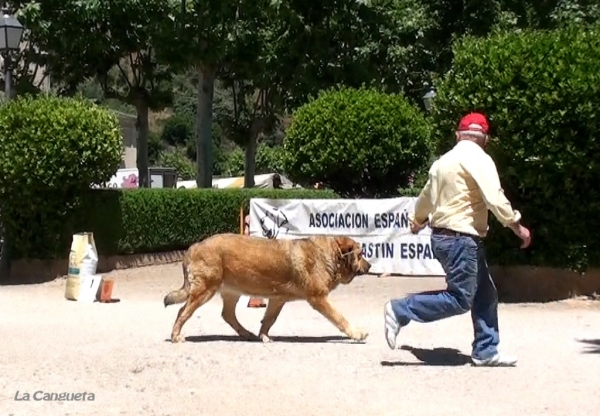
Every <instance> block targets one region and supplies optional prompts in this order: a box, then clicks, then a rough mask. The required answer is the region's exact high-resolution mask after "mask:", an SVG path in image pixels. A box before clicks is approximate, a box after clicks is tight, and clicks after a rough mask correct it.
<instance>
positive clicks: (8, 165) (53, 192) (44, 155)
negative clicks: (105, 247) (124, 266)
mask: <svg viewBox="0 0 600 416" xmlns="http://www.w3.org/2000/svg"><path fill="white" fill-rule="evenodd" d="M122 146H123V145H122V138H121V129H120V125H119V120H118V118H117V116H116V115H115V114H114V113H113V112H112V111H110V110H108V109H104V108H102V107H99V106H97V105H95V104H93V103H91V102H90V101H87V100H83V99H79V98H59V97H56V96H39V97H37V98H32V97H30V96H21V97H18V98H17V99H15V100H12V101H10V102H8V103H6V104H4V105H2V106H1V107H0V148H1V149H2V151H1V152H0V198H1V199H0V202H1V204H2V207H1V209H2V222H3V225H4V227H5V231H6V233H7V235H8V238H9V240H11V241H13V240H15V241H19V242H20V243H22V245H20V246H18V250H19V251H21V252H24V253H29V252H32V250H34V251H35V252H36V253H39V254H40V255H43V253H44V251H45V250H46V251H48V252H52V251H53V245H54V244H56V243H57V240H56V238H57V237H56V236H57V235H58V234H59V230H60V229H61V228H62V227H63V221H64V219H65V218H67V217H68V215H69V212H70V210H71V209H72V208H73V207H74V206H75V205H76V204H77V202H78V197H79V196H80V195H81V193H82V192H85V190H87V189H89V187H90V185H93V184H97V185H99V184H101V183H104V182H107V181H108V180H110V178H111V176H112V175H113V174H114V173H115V172H116V170H117V169H118V167H119V164H120V163H121V157H122V151H123V147H122Z"/></svg>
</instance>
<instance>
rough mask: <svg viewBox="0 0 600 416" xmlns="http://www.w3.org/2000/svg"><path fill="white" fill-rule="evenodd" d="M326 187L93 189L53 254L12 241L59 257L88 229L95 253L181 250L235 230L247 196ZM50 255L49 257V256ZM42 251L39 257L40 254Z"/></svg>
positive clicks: (315, 194) (308, 194)
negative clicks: (74, 239) (207, 238)
mask: <svg viewBox="0 0 600 416" xmlns="http://www.w3.org/2000/svg"><path fill="white" fill-rule="evenodd" d="M336 197H337V196H336V195H335V194H334V193H332V192H330V191H315V190H262V189H231V190H228V189H151V188H150V189H148V188H145V189H128V190H114V189H95V190H90V191H88V193H87V194H86V195H85V197H84V198H82V203H81V204H80V205H79V206H78V208H77V209H76V210H75V211H73V212H72V214H71V215H70V217H69V218H68V220H67V221H65V224H64V226H63V228H62V230H61V232H60V233H59V234H57V236H56V238H55V240H56V241H57V244H56V245H55V246H53V247H52V248H53V252H52V253H48V250H46V247H44V246H35V244H36V243H41V242H38V241H37V240H33V241H23V240H18V241H15V246H16V248H20V247H22V246H26V247H31V250H29V251H28V252H23V251H21V250H17V251H16V252H14V253H13V254H15V255H16V257H24V256H25V255H27V256H28V257H29V258H45V257H50V258H65V257H66V256H67V255H68V252H69V247H70V244H71V236H72V234H73V233H74V232H78V231H92V232H93V233H94V238H95V240H96V245H97V247H98V252H99V253H100V255H104V256H106V255H119V254H133V253H152V252H160V251H168V250H178V249H185V248H187V247H188V246H189V245H190V244H192V243H193V242H196V241H199V240H202V239H204V238H206V237H208V236H210V235H212V234H216V233H222V232H233V233H237V232H239V214H240V207H244V209H245V210H246V211H247V210H248V205H249V201H250V198H276V199H277V198H279V199H281V198H300V199H314V198H336ZM49 254H50V255H49ZM42 255H44V257H40V256H42Z"/></svg>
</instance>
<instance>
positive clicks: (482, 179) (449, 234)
mask: <svg viewBox="0 0 600 416" xmlns="http://www.w3.org/2000/svg"><path fill="white" fill-rule="evenodd" d="M488 131H489V125H488V121H487V119H486V118H485V116H484V115H482V114H479V113H471V114H468V115H466V116H465V117H463V119H462V120H460V123H459V124H458V128H457V130H456V132H455V135H456V141H457V143H456V145H455V146H454V148H453V149H452V150H450V151H449V152H447V153H446V154H444V155H443V156H442V157H440V158H439V159H438V160H436V161H435V162H434V163H433V165H432V166H431V168H430V169H429V179H428V181H427V183H426V184H425V187H424V188H423V190H422V191H421V194H420V195H419V198H418V199H417V202H416V204H415V213H414V216H413V217H412V218H411V222H412V226H411V231H412V232H413V233H414V234H416V233H418V232H419V231H420V230H422V229H423V228H424V227H425V226H426V225H427V223H428V222H429V224H430V226H431V230H432V235H431V247H432V250H433V253H434V255H435V257H436V259H437V260H438V261H439V262H440V264H441V265H442V267H443V269H444V271H445V273H446V283H447V289H445V290H442V291H439V292H435V293H429V294H415V295H412V296H408V297H406V298H403V299H392V300H391V301H389V302H387V303H386V304H385V307H384V319H385V337H386V340H387V343H388V345H389V347H390V348H391V349H395V348H396V338H397V336H398V333H399V332H400V329H401V328H402V327H403V326H406V325H408V323H409V322H410V321H415V322H422V323H425V322H433V321H437V320H440V319H443V318H448V317H451V316H455V315H459V314H463V313H466V312H468V311H469V310H470V311H471V317H472V320H473V329H474V341H473V343H472V353H471V359H472V362H473V364H474V365H479V366H513V365H516V363H517V359H516V358H515V357H511V356H508V355H504V354H501V353H499V351H498V344H499V341H500V338H499V329H498V294H497V292H496V287H495V286H494V282H493V281H492V278H491V276H490V274H489V271H488V265H487V261H486V257H485V248H484V245H483V238H484V237H485V236H486V234H487V231H488V210H489V211H491V212H492V214H494V216H495V217H496V218H497V219H498V221H499V222H500V223H501V224H502V225H504V226H505V227H509V228H510V229H511V230H512V231H513V232H514V233H515V234H516V235H517V237H519V238H520V239H521V240H522V244H521V248H526V247H528V246H529V244H530V242H531V236H530V233H529V230H528V229H527V228H525V227H523V226H522V225H521V224H520V219H521V214H520V213H519V212H518V211H516V210H513V208H512V206H511V204H510V202H509V201H508V200H507V198H506V197H505V196H504V192H503V190H502V187H501V185H500V178H499V177H498V171H497V169H496V164H495V163H494V161H493V159H492V158H491V157H490V156H489V155H488V154H487V153H486V152H485V150H484V149H485V147H486V146H487V143H488V140H489V137H488ZM430 215H431V219H430V220H429V216H430Z"/></svg>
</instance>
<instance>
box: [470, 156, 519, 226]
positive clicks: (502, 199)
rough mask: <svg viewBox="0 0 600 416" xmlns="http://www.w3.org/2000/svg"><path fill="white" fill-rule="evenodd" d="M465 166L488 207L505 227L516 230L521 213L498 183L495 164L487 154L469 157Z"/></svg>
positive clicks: (498, 178)
mask: <svg viewBox="0 0 600 416" xmlns="http://www.w3.org/2000/svg"><path fill="white" fill-rule="evenodd" d="M466 165H467V166H465V167H466V168H467V170H468V171H469V173H470V174H471V176H472V177H473V179H474V180H475V182H477V185H478V186H479V189H481V193H482V195H483V199H484V201H485V204H486V206H487V207H488V209H489V210H490V211H491V212H492V214H494V216H495V217H496V218H497V219H498V221H499V222H500V223H501V224H502V225H503V226H505V227H509V228H511V229H513V231H515V230H518V228H519V221H520V220H521V213H520V212H519V211H517V210H514V209H513V208H512V205H511V203H510V202H509V200H508V199H507V198H506V196H505V195H504V190H503V189H502V186H501V185H500V177H499V176H498V170H497V168H496V164H495V163H494V161H493V160H492V158H491V157H489V155H487V154H485V155H484V156H482V157H481V158H473V159H470V160H469V161H468V162H467V164H466Z"/></svg>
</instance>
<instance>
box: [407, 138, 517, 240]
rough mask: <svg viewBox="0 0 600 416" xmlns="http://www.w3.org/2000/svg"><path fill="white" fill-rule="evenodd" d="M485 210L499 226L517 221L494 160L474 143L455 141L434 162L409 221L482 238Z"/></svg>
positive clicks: (485, 226)
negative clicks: (451, 147) (450, 148)
mask: <svg viewBox="0 0 600 416" xmlns="http://www.w3.org/2000/svg"><path fill="white" fill-rule="evenodd" d="M488 209H489V210H490V211H491V212H492V214H494V216H495V217H496V218H497V219H498V221H499V222H500V223H501V224H502V225H503V226H505V227H506V226H508V225H509V224H512V223H515V222H517V221H519V220H520V219H521V214H520V213H519V211H516V210H513V209H512V206H511V204H510V202H509V201H508V199H507V198H506V196H504V191H503V189H502V186H501V185H500V178H499V177H498V170H497V169H496V164H495V163H494V160H493V159H492V158H491V157H490V155H488V154H487V153H486V152H485V150H483V149H482V148H481V147H480V146H479V145H478V144H477V143H475V142H472V141H469V140H461V141H459V142H458V143H457V144H456V145H455V146H454V148H453V149H452V150H450V151H449V152H448V153H446V154H444V155H443V156H442V157H440V158H439V159H438V160H436V161H435V162H434V163H433V165H432V166H431V168H430V169H429V179H428V180H427V183H426V184H425V187H424V188H423V190H422V191H421V194H420V195H419V198H418V199H417V202H416V204H415V213H414V216H413V218H412V220H413V221H415V222H416V223H417V224H423V223H424V222H425V221H427V218H428V217H429V215H431V219H430V226H431V227H438V228H447V229H450V230H454V231H458V232H462V233H467V234H471V235H478V236H480V237H485V236H486V235H487V231H488Z"/></svg>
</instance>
